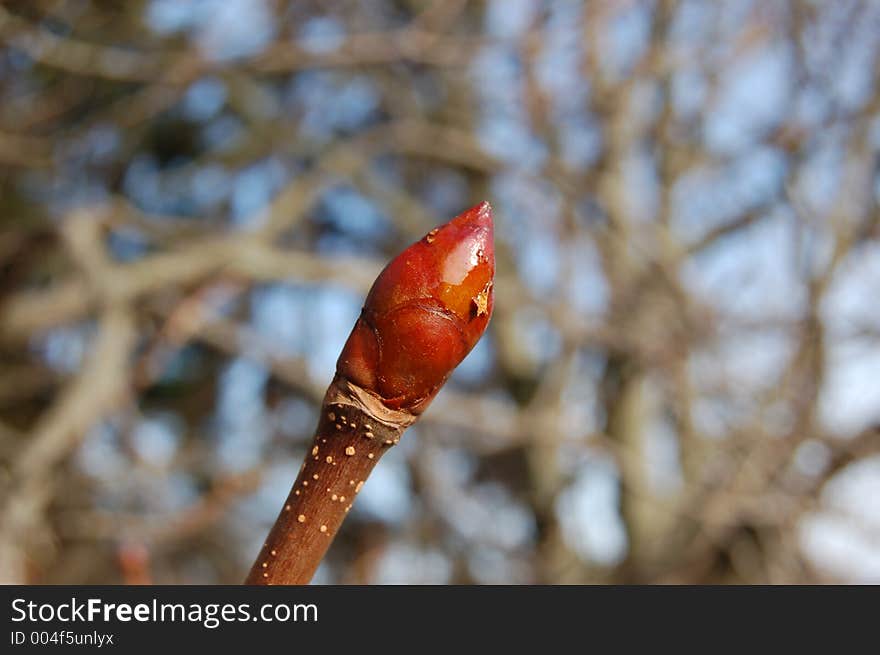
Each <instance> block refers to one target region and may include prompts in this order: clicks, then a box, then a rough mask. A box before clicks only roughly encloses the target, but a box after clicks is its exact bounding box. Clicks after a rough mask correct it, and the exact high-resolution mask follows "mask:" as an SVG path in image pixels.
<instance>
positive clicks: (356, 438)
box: [245, 376, 416, 585]
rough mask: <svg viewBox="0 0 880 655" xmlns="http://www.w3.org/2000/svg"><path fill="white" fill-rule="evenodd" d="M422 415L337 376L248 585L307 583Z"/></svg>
mask: <svg viewBox="0 0 880 655" xmlns="http://www.w3.org/2000/svg"><path fill="white" fill-rule="evenodd" d="M415 419H416V417H415V416H414V415H413V414H410V413H408V412H400V411H394V410H390V409H388V408H386V407H385V406H384V405H382V404H381V402H379V401H378V399H376V398H375V397H374V396H372V395H371V394H369V393H368V392H366V391H364V390H363V389H360V388H359V387H357V386H356V385H353V384H352V383H350V382H348V381H347V380H345V379H343V378H341V377H339V376H336V377H335V378H334V379H333V382H332V383H331V384H330V388H329V389H328V390H327V394H326V395H325V397H324V402H323V404H322V406H321V416H320V419H319V421H318V427H317V429H316V431H315V437H314V439H313V440H312V443H311V445H310V447H309V450H308V452H307V453H306V456H305V459H304V461H303V464H302V468H301V469H300V472H299V476H298V477H297V479H296V482H294V484H293V487H292V489H291V490H290V494H289V495H288V497H287V500H285V502H284V505H283V507H282V508H281V512H280V513H279V515H278V518H277V520H276V521H275V525H274V526H273V527H272V530H271V531H270V532H269V536H268V538H267V539H266V543H265V544H264V545H263V548H262V550H261V551H260V554H259V556H258V557H257V559H256V561H255V562H254V565H253V567H252V568H251V571H250V573H249V574H248V577H247V579H246V580H245V584H267V585H270V584H307V583H308V582H309V581H310V580H311V579H312V576H313V575H314V573H315V571H316V570H317V568H318V565H319V564H320V562H321V560H322V559H323V557H324V554H325V553H326V552H327V549H328V548H329V547H330V544H331V543H332V541H333V538H334V537H335V536H336V533H337V531H338V530H339V527H340V526H341V525H342V522H343V520H344V519H345V516H346V514H347V513H348V511H349V510H350V509H351V506H352V503H353V502H354V499H355V496H356V495H357V494H358V493H359V492H360V490H361V489H362V487H363V485H364V484H365V483H366V481H367V478H368V477H369V475H370V472H371V471H372V470H373V467H374V466H375V465H376V463H377V462H378V461H379V459H380V458H381V457H382V455H383V454H385V452H387V451H388V450H389V449H390V448H391V446H393V445H395V444H396V443H397V442H398V441H399V440H400V437H401V435H402V434H403V431H404V430H405V429H406V427H407V426H409V425H411V424H412V423H413V422H415Z"/></svg>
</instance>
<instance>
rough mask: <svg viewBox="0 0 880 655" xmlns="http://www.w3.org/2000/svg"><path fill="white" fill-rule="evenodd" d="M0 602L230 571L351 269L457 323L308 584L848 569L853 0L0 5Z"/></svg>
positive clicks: (866, 465) (878, 203)
mask: <svg viewBox="0 0 880 655" xmlns="http://www.w3.org/2000/svg"><path fill="white" fill-rule="evenodd" d="M0 41H2V52H0V98H2V101H0V217H2V218H0V270H2V275H0V581H2V582H6V583H11V582H27V583H151V582H152V583H238V582H240V581H241V580H242V579H243V578H244V576H245V573H246V571H247V570H248V568H249V566H250V564H251V562H252V560H253V558H254V557H255V555H256V553H257V551H258V549H259V548H260V546H261V545H262V542H263V539H264V536H265V534H266V532H267V530H268V528H269V526H270V525H271V523H272V522H273V521H274V518H275V516H276V513H277V511H278V509H279V507H280V505H281V503H282V501H283V499H284V498H285V497H286V495H287V493H288V490H289V487H290V485H291V483H292V481H293V479H294V477H295V474H296V472H297V470H298V468H299V464H300V462H301V459H302V457H303V455H304V453H305V448H306V446H307V444H308V443H309V441H310V439H311V436H312V431H313V429H314V427H315V424H316V411H317V407H318V403H319V402H320V399H321V397H322V395H323V392H324V390H325V388H326V386H327V384H328V383H329V381H330V379H331V378H332V375H333V371H334V366H335V360H336V357H337V355H338V353H339V351H340V349H341V346H342V344H343V343H344V340H345V338H346V336H347V335H348V332H349V330H350V328H351V326H352V325H353V323H354V320H355V318H356V317H357V315H358V313H359V310H360V306H361V302H362V299H363V297H364V294H365V292H366V291H367V289H368V288H369V285H370V283H371V282H372V280H373V279H374V277H375V275H376V274H377V272H378V271H379V270H380V268H381V267H382V266H383V265H384V263H385V262H386V261H387V260H388V259H389V258H390V257H391V256H393V255H394V254H395V253H396V252H398V251H400V250H401V249H402V248H403V247H405V246H406V245H408V244H409V243H410V242H412V241H414V240H416V239H418V238H420V237H421V236H422V235H423V234H424V233H426V232H427V231H428V230H430V229H431V228H432V227H433V226H435V225H437V224H439V223H442V222H445V221H446V220H448V219H449V218H451V217H452V216H454V215H455V214H457V213H459V212H460V211H462V210H463V209H465V208H467V207H469V206H471V205H473V204H475V203H476V202H478V201H480V200H483V199H486V200H489V201H490V202H491V203H492V204H493V206H494V207H495V211H496V252H497V257H498V277H497V280H496V287H495V288H496V294H497V296H496V313H495V316H494V318H493V321H492V323H491V325H490V329H489V331H488V333H487V335H486V336H485V337H484V338H483V340H482V341H481V342H480V344H479V345H478V346H477V347H476V349H475V350H474V351H473V352H472V353H471V355H470V356H469V357H468V358H467V360H466V361H465V362H464V363H463V364H462V365H461V367H460V368H459V369H458V370H457V371H456V373H455V375H454V376H453V378H452V380H451V381H450V383H449V384H448V385H447V387H446V388H445V389H444V391H443V392H442V393H441V394H440V395H439V397H438V398H437V400H436V401H435V402H434V404H433V405H432V406H431V408H430V409H429V410H428V412H427V413H426V414H425V415H424V417H423V418H422V420H421V421H420V422H419V423H418V424H417V425H416V426H415V427H413V428H411V429H410V430H408V432H407V434H406V436H405V438H404V439H403V441H402V443H401V445H400V446H398V447H396V448H394V449H393V450H392V452H391V453H390V454H389V455H388V456H386V457H385V458H384V459H383V461H382V462H381V464H380V465H379V466H378V467H377V469H376V471H375V472H374V474H373V475H372V477H371V478H370V480H369V481H368V483H367V484H366V486H365V488H364V491H363V492H362V493H361V495H360V496H359V498H358V502H357V503H356V504H355V506H354V509H353V510H352V512H351V513H350V515H349V518H348V520H347V521H346V523H345V525H344V526H343V529H342V531H341V532H340V535H339V537H338V539H337V540H336V542H335V543H334V544H333V547H332V549H331V551H330V553H329V556H328V557H327V559H326V560H325V562H324V563H323V564H322V566H321V569H320V570H319V572H318V574H317V576H316V579H315V582H316V583H407V584H420V583H438V584H445V583H458V584H471V583H480V584H481V583H515V584H519V583H593V582H603V583H605V582H610V583H630V582H638V583H734V582H740V583H794V582H797V583H814V582H819V583H822V582H880V65H878V62H880V3H878V2H873V1H870V0H864V1H853V0H835V1H834V2H820V1H812V2H811V1H807V0H787V1H783V0H779V1H773V2H762V1H757V0H755V1H749V0H720V1H714V0H690V1H689V0H681V1H678V2H676V1H669V0H655V1H635V0H632V1H627V0H617V1H611V0H608V1H590V2H578V1H574V0H546V1H538V0H534V1H530V0H491V1H479V0H471V1H467V0H436V1H427V0H426V1H419V0H368V1H365V2H350V1H340V2H332V3H328V2H309V1H299V2H287V1H283V0H132V1H130V2H114V1H111V0H92V1H87V0H28V1H24V0H22V1H7V2H3V3H2V4H0Z"/></svg>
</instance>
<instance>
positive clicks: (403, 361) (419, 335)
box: [336, 202, 495, 414]
mask: <svg viewBox="0 0 880 655" xmlns="http://www.w3.org/2000/svg"><path fill="white" fill-rule="evenodd" d="M494 276H495V251H494V243H493V225H492V208H491V206H490V205H489V203H487V202H483V203H480V204H479V205H477V206H475V207H472V208H471V209H469V210H467V211H465V212H463V213H462V214H459V215H458V216H456V217H455V218H453V219H452V220H451V221H449V222H448V223H446V224H444V225H441V226H440V227H438V228H435V229H434V230H431V231H430V232H429V233H428V234H427V235H426V236H425V237H424V238H422V239H420V240H419V241H417V242H416V243H414V244H412V245H411V246H409V247H408V248H407V249H406V250H404V251H403V252H402V253H400V254H399V255H398V256H397V257H395V258H394V259H393V260H391V262H389V264H388V265H387V266H386V267H385V268H384V270H383V271H382V272H381V273H380V274H379V277H378V278H376V281H375V282H374V283H373V286H372V288H371V289H370V292H369V294H368V295H367V299H366V301H365V303H364V308H363V310H362V312H361V316H360V318H359V319H358V321H357V323H356V324H355V326H354V329H353V330H352V332H351V335H349V337H348V341H347V342H346V344H345V347H344V348H343V350H342V354H341V355H340V356H339V361H338V362H337V364H336V370H337V373H338V374H339V375H340V376H342V377H344V378H346V379H348V380H349V381H351V382H352V383H354V384H357V385H358V386H360V387H361V388H363V389H365V390H367V391H369V392H371V393H373V394H375V395H376V396H378V397H379V398H380V399H381V400H382V402H383V403H384V404H385V405H386V406H387V407H389V408H391V409H396V410H404V411H409V412H411V413H413V414H420V413H421V412H422V411H424V409H425V408H426V407H427V406H428V404H429V403H430V402H431V400H432V399H433V398H434V396H435V395H436V394H437V392H438V391H439V390H440V387H441V386H442V385H443V383H444V382H445V381H446V379H447V378H448V377H449V375H450V374H451V373H452V371H453V370H454V369H455V367H456V366H457V365H458V364H459V363H460V362H461V360H463V359H464V358H465V356H466V355H467V354H468V353H469V352H470V351H471V349H472V348H473V347H474V345H475V344H476V343H477V341H478V340H479V338H480V337H481V336H482V334H483V332H484V331H485V329H486V326H487V325H488V323H489V319H490V318H491V316H492V308H493V303H494V290H493V278H494Z"/></svg>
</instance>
